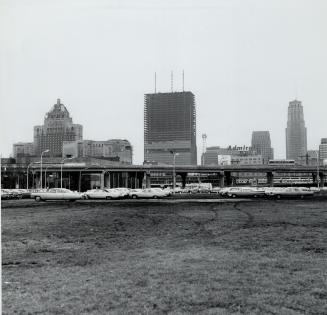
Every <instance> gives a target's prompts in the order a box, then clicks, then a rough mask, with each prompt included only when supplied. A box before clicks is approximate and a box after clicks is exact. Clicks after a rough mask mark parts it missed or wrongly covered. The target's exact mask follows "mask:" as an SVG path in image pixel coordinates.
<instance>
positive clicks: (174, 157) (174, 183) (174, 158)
mask: <svg viewBox="0 0 327 315" xmlns="http://www.w3.org/2000/svg"><path fill="white" fill-rule="evenodd" d="M170 153H171V154H172V155H173V194H175V186H176V174H175V173H176V169H175V168H176V155H179V153H176V152H174V151H170Z"/></svg>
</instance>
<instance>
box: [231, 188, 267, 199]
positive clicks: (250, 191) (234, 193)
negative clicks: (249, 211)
mask: <svg viewBox="0 0 327 315" xmlns="http://www.w3.org/2000/svg"><path fill="white" fill-rule="evenodd" d="M264 194H265V190H264V189H260V188H256V187H231V188H230V189H229V191H228V192H227V196H229V197H232V198H236V197H254V198H256V197H258V196H263V195H264Z"/></svg>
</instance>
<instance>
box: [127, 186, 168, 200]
mask: <svg viewBox="0 0 327 315" xmlns="http://www.w3.org/2000/svg"><path fill="white" fill-rule="evenodd" d="M129 196H130V197H131V198H133V199H136V198H154V199H156V198H161V197H163V196H162V194H161V193H159V192H158V191H156V190H154V189H153V188H146V189H131V190H130V192H129Z"/></svg>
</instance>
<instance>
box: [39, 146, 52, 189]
mask: <svg viewBox="0 0 327 315" xmlns="http://www.w3.org/2000/svg"><path fill="white" fill-rule="evenodd" d="M47 152H50V150H49V149H47V150H44V151H43V152H42V153H41V167H40V171H41V172H40V173H41V175H40V181H41V189H42V157H43V153H47Z"/></svg>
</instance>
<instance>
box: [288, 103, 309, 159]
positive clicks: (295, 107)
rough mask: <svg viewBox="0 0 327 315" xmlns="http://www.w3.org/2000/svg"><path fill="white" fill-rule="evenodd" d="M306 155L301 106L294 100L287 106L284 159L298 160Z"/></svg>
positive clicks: (305, 133)
mask: <svg viewBox="0 0 327 315" xmlns="http://www.w3.org/2000/svg"><path fill="white" fill-rule="evenodd" d="M306 153H307V128H306V127H305V124H304V117H303V106H302V104H301V102H300V101H297V100H294V101H292V102H290V103H289V106H288V120H287V128H286V158H287V159H291V160H298V159H300V158H301V157H302V156H305V155H306Z"/></svg>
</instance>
